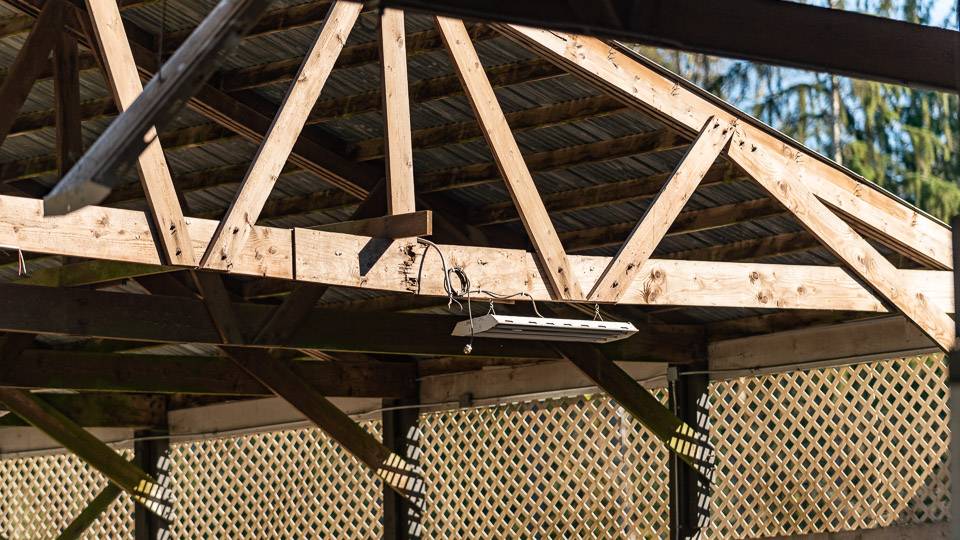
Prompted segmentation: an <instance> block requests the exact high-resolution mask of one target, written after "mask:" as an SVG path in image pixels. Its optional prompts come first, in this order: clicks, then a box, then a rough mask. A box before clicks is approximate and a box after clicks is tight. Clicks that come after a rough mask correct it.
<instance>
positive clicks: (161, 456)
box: [133, 429, 170, 540]
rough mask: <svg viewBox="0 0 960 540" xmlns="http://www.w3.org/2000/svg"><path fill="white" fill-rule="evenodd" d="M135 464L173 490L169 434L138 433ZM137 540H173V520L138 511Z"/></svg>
mask: <svg viewBox="0 0 960 540" xmlns="http://www.w3.org/2000/svg"><path fill="white" fill-rule="evenodd" d="M134 438H135V439H137V440H136V441H134V443H133V462H134V463H135V464H136V465H137V466H139V467H140V468H141V469H143V470H144V472H146V473H147V474H149V475H150V476H153V477H154V478H156V479H157V483H158V484H160V485H161V486H163V487H164V488H166V489H169V487H170V440H169V439H168V438H167V431H166V430H159V429H146V430H138V431H136V432H134ZM133 520H134V538H135V539H136V540H165V539H168V538H170V520H169V519H167V518H165V517H161V516H158V515H157V514H154V513H153V512H148V511H147V509H146V508H144V507H143V505H141V504H138V505H137V506H136V508H135V509H134V515H133Z"/></svg>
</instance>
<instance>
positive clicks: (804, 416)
mask: <svg viewBox="0 0 960 540" xmlns="http://www.w3.org/2000/svg"><path fill="white" fill-rule="evenodd" d="M947 399H948V393H947V383H946V370H945V367H944V364H943V360H942V358H941V357H939V356H928V357H920V358H908V359H904V360H892V361H885V362H875V363H870V364H862V365H858V366H849V367H842V368H833V369H819V370H812V371H804V372H794V373H788V374H781V375H771V376H766V377H758V378H744V379H735V380H730V381H726V382H722V383H715V384H713V385H711V401H712V404H713V405H712V406H713V409H712V414H711V420H712V423H713V434H712V435H713V436H712V441H713V444H714V445H715V446H716V448H717V455H718V456H720V463H719V468H718V475H717V483H716V487H715V489H714V497H713V507H712V509H711V514H712V527H711V530H710V536H711V537H712V538H731V537H736V538H756V537H761V536H773V535H789V534H802V533H813V532H827V531H840V530H852V529H870V528H875V527H884V526H889V525H905V524H915V523H924V522H932V521H943V520H945V519H947V518H948V515H949V513H948V512H949V504H950V501H949V491H950V477H949V470H948V469H949V465H948V461H947V457H948V453H947V444H948V441H949V437H950V434H949V429H948V424H949V411H948V409H947Z"/></svg>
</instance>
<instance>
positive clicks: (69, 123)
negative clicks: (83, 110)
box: [53, 32, 83, 177]
mask: <svg viewBox="0 0 960 540" xmlns="http://www.w3.org/2000/svg"><path fill="white" fill-rule="evenodd" d="M77 55H78V49H77V38H76V37H74V36H72V35H70V34H68V33H66V32H64V33H62V34H60V37H59V39H58V40H57V45H56V48H54V50H53V61H54V69H53V72H54V76H53V93H54V99H55V100H56V128H57V152H56V155H57V173H58V174H59V175H60V176H61V177H63V176H64V175H65V174H67V171H69V170H70V167H72V166H73V164H74V163H75V162H76V161H77V159H79V158H80V154H82V153H83V132H82V126H81V124H80V70H79V66H78V61H77Z"/></svg>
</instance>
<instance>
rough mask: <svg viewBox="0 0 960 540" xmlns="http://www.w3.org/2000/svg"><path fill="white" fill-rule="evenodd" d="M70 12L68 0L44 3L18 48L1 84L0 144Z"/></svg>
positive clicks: (53, 0)
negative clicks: (18, 50)
mask: <svg viewBox="0 0 960 540" xmlns="http://www.w3.org/2000/svg"><path fill="white" fill-rule="evenodd" d="M69 12H70V4H69V3H68V2H67V0H51V1H49V2H46V3H44V5H43V10H42V11H41V12H40V14H39V16H38V17H37V19H36V22H34V23H33V26H32V27H31V29H30V34H29V35H27V39H26V40H25V41H24V42H23V45H22V46H21V47H20V52H19V53H17V57H16V59H14V61H13V65H12V66H11V67H10V70H9V71H8V72H7V77H6V78H4V80H3V84H0V103H3V109H2V113H0V144H2V143H3V141H4V140H5V139H6V137H7V134H8V133H10V128H11V127H12V126H13V122H14V120H16V118H17V113H18V112H20V109H21V107H23V104H24V103H25V102H26V100H27V96H28V95H29V94H30V89H31V88H33V84H34V82H35V81H36V80H37V75H39V73H40V70H41V69H42V68H43V65H44V61H45V60H46V59H47V56H48V55H49V54H50V51H52V50H53V48H54V46H55V45H56V44H57V41H58V36H59V35H60V31H61V29H62V28H63V25H64V22H65V19H66V17H67V15H68V13H69Z"/></svg>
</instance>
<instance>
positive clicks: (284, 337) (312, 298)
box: [252, 283, 329, 343]
mask: <svg viewBox="0 0 960 540" xmlns="http://www.w3.org/2000/svg"><path fill="white" fill-rule="evenodd" d="M328 288H329V287H326V286H323V285H317V284H315V283H297V284H296V285H294V287H293V290H291V291H290V294H288V295H287V297H286V298H284V299H283V303H282V304H280V305H279V306H277V309H276V310H274V312H273V313H272V314H271V315H270V318H269V319H267V321H266V322H265V323H264V324H262V325H259V326H260V331H259V332H258V333H257V335H256V336H255V337H254V338H253V340H252V341H253V343H284V342H286V341H288V340H289V339H290V336H291V335H292V334H293V332H294V331H295V330H296V327H297V326H299V325H300V324H301V323H302V321H303V318H304V317H306V316H307V314H308V313H309V312H310V311H312V310H313V308H315V307H316V306H317V302H319V301H320V297H322V296H323V293H325V292H327V289H328ZM293 322H296V324H292V323H293Z"/></svg>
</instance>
